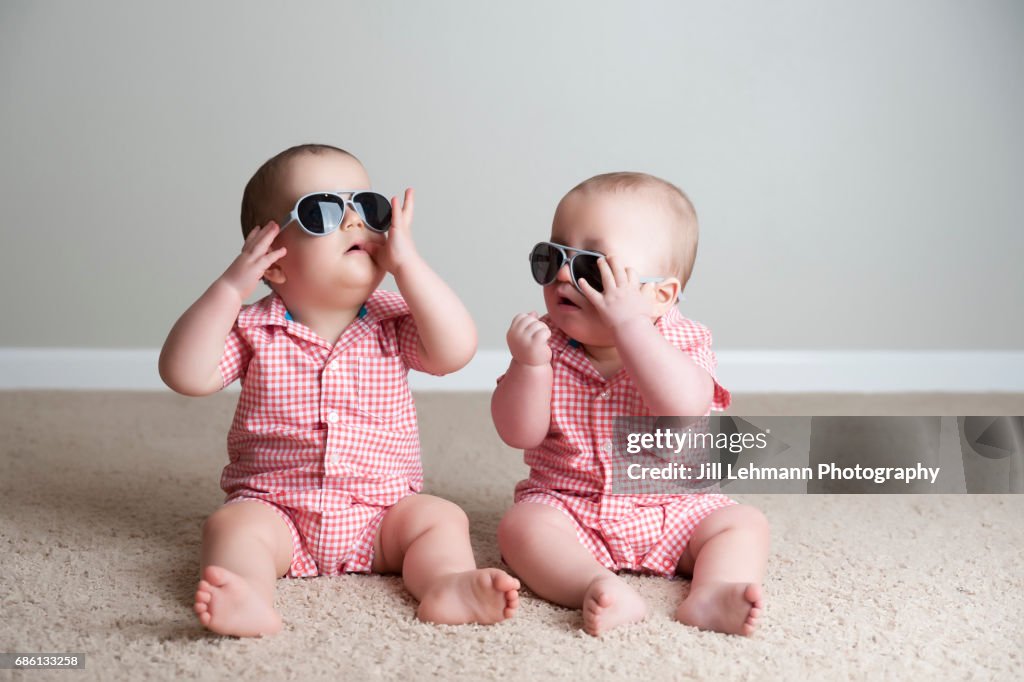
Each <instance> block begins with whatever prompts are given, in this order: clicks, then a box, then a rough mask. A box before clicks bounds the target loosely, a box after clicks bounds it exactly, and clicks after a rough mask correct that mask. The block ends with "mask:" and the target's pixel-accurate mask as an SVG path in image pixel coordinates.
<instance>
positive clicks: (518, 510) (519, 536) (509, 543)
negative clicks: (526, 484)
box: [498, 503, 562, 556]
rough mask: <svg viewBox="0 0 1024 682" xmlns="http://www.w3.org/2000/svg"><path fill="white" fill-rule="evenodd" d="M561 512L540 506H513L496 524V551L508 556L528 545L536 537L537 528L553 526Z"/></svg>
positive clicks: (533, 504) (559, 518)
mask: <svg viewBox="0 0 1024 682" xmlns="http://www.w3.org/2000/svg"><path fill="white" fill-rule="evenodd" d="M561 517H562V512H560V511H558V510H557V509H554V508H552V507H548V506H545V505H542V504H536V503H524V504H516V505H513V506H512V508H511V509H509V510H508V511H506V512H505V515H504V516H502V517H501V521H500V522H499V523H498V549H499V550H500V551H501V553H502V554H504V555H506V556H507V555H508V554H510V553H513V552H515V551H516V550H518V549H521V548H522V547H524V546H526V545H528V544H529V543H530V541H531V540H532V539H533V538H535V537H536V536H537V531H538V529H539V527H546V526H553V525H555V524H556V523H557V522H558V521H560V520H561Z"/></svg>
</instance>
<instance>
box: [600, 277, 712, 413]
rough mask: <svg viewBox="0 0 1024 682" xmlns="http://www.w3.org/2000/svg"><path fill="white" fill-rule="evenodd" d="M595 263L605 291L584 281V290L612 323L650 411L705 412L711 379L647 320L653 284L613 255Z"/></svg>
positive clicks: (607, 322)
mask: <svg viewBox="0 0 1024 682" xmlns="http://www.w3.org/2000/svg"><path fill="white" fill-rule="evenodd" d="M597 265H598V268H600V270H601V281H602V283H603V284H604V292H603V293H598V292H597V291H595V290H594V288H593V287H591V286H590V284H589V283H588V282H586V280H583V283H582V284H581V288H582V290H583V295H584V296H586V297H587V300H589V301H590V302H591V303H592V304H594V307H595V308H597V311H598V314H600V315H601V316H602V318H603V319H604V321H605V322H606V324H608V326H609V327H610V328H611V330H612V334H613V335H614V337H615V346H616V347H617V348H618V350H619V356H620V357H621V358H622V364H623V366H624V367H625V368H626V371H627V372H628V373H629V375H630V377H632V379H633V382H634V383H635V384H636V387H637V390H639V391H640V395H641V396H643V399H644V402H645V403H646V404H647V408H648V409H649V410H650V411H651V414H656V415H662V416H669V415H676V416H701V415H704V414H706V413H707V411H708V409H709V408H710V407H711V401H712V399H713V397H714V390H715V384H714V380H713V379H712V378H711V375H710V374H708V372H707V370H705V369H704V368H703V367H700V366H699V365H697V364H696V363H694V361H693V360H691V359H690V357H689V356H688V355H687V354H686V353H684V352H682V351H681V350H679V349H678V348H676V347H675V346H673V345H672V344H671V343H669V341H668V340H667V339H666V338H665V337H664V336H662V335H661V334H659V333H658V330H657V328H656V327H655V326H654V325H653V324H651V312H650V311H651V306H652V304H651V301H650V297H649V295H648V294H647V291H648V290H649V289H650V288H652V285H651V284H644V285H641V284H640V280H639V278H638V277H637V275H636V273H635V272H633V269H632V268H623V267H622V266H621V265H619V264H618V263H616V262H615V261H614V258H613V257H609V258H608V259H607V261H606V260H605V259H601V260H599V261H598V262H597Z"/></svg>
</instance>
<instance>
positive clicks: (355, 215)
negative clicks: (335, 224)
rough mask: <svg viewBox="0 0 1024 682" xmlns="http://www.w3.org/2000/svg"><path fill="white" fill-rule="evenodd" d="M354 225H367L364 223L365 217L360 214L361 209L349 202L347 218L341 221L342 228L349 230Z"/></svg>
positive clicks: (346, 210)
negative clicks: (358, 209)
mask: <svg viewBox="0 0 1024 682" xmlns="http://www.w3.org/2000/svg"><path fill="white" fill-rule="evenodd" d="M354 227H365V225H363V217H362V216H361V215H359V211H357V210H356V209H355V207H354V206H352V205H351V204H349V205H348V206H346V207H345V219H344V220H342V221H341V229H343V230H348V229H350V228H354Z"/></svg>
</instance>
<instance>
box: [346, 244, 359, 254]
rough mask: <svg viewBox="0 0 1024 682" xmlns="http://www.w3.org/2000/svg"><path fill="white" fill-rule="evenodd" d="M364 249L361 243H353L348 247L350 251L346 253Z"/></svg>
mask: <svg viewBox="0 0 1024 682" xmlns="http://www.w3.org/2000/svg"><path fill="white" fill-rule="evenodd" d="M362 250H363V247H361V246H359V244H353V245H352V246H350V247H348V251H346V252H345V253H352V252H353V251H362Z"/></svg>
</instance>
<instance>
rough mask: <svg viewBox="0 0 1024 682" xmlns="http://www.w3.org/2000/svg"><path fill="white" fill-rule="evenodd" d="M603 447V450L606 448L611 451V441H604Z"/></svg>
mask: <svg viewBox="0 0 1024 682" xmlns="http://www.w3.org/2000/svg"><path fill="white" fill-rule="evenodd" d="M604 449H605V450H606V451H607V452H611V451H612V442H611V441H608V442H607V443H605V444H604Z"/></svg>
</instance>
